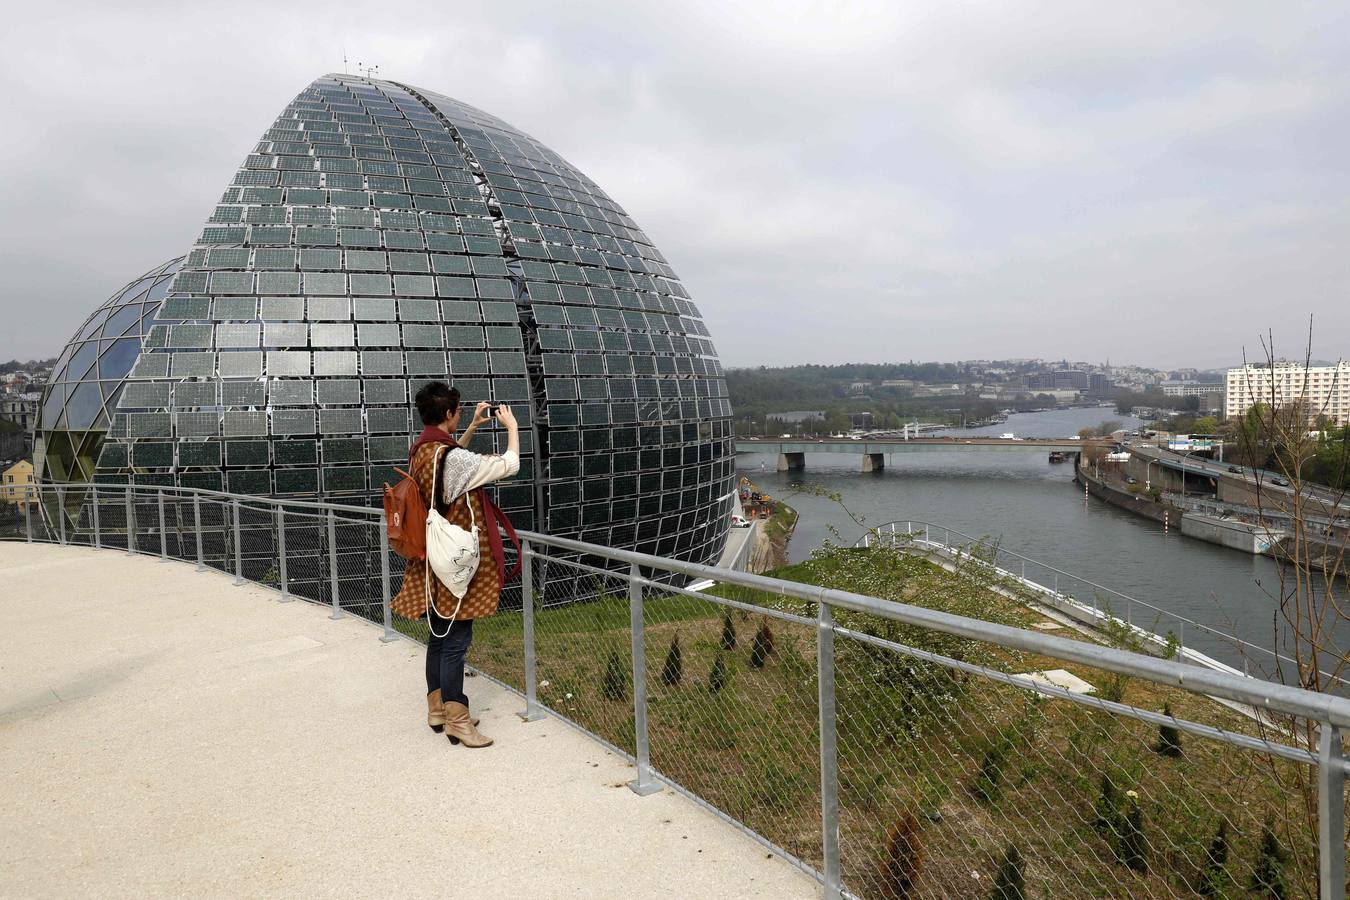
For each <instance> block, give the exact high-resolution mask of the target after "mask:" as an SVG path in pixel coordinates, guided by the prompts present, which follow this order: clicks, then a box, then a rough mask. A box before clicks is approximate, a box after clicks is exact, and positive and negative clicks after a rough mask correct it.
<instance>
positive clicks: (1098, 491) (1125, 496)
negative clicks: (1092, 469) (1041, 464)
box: [1073, 466, 1182, 523]
mask: <svg viewBox="0 0 1350 900" xmlns="http://www.w3.org/2000/svg"><path fill="white" fill-rule="evenodd" d="M1073 480H1074V481H1075V482H1076V483H1078V484H1084V485H1087V489H1088V493H1089V494H1091V495H1092V496H1094V497H1096V498H1097V499H1098V500H1103V501H1105V502H1107V503H1110V504H1111V505H1112V506H1119V507H1120V508H1121V509H1127V510H1129V511H1130V512H1132V513H1134V514H1135V515H1139V516H1143V517H1144V518H1147V519H1153V520H1154V521H1155V522H1161V521H1163V519H1164V517H1165V518H1166V519H1167V520H1168V521H1169V522H1171V523H1176V522H1178V521H1179V520H1180V519H1181V516H1182V511H1181V510H1180V509H1177V508H1176V507H1174V506H1171V505H1170V504H1167V503H1158V502H1155V501H1153V500H1151V499H1149V498H1148V497H1145V496H1141V495H1139V494H1131V493H1130V492H1129V491H1122V490H1121V489H1120V488H1118V487H1114V486H1113V485H1110V484H1108V483H1106V482H1105V481H1101V480H1100V479H1097V478H1093V477H1092V475H1091V474H1090V473H1089V472H1088V471H1087V470H1086V469H1084V468H1083V467H1082V466H1079V467H1078V469H1077V470H1075V472H1074V475H1073Z"/></svg>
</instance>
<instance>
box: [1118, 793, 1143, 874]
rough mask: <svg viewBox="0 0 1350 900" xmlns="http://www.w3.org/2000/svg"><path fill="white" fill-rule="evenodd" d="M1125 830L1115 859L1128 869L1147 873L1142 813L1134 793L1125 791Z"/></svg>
mask: <svg viewBox="0 0 1350 900" xmlns="http://www.w3.org/2000/svg"><path fill="white" fill-rule="evenodd" d="M1125 797H1126V801H1127V803H1126V811H1125V830H1124V832H1123V833H1122V834H1121V836H1120V846H1119V848H1118V849H1117V851H1116V858H1117V859H1118V860H1120V862H1121V864H1122V865H1124V866H1125V867H1126V868H1128V869H1133V870H1134V871H1136V872H1147V871H1148V837H1147V836H1145V834H1144V811H1143V810H1142V809H1140V808H1139V798H1138V797H1137V796H1135V794H1134V791H1126V792H1125Z"/></svg>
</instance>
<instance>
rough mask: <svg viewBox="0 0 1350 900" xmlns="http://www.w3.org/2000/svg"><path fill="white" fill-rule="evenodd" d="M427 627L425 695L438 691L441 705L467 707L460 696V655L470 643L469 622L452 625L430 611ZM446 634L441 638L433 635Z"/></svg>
mask: <svg viewBox="0 0 1350 900" xmlns="http://www.w3.org/2000/svg"><path fill="white" fill-rule="evenodd" d="M431 628H432V631H434V632H435V634H433V635H432V636H431V639H430V640H429V641H427V693H428V694H430V693H431V692H432V691H434V690H436V689H437V688H440V690H441V702H443V703H463V704H464V705H465V706H468V705H469V698H468V697H466V696H465V695H464V656H465V654H467V653H468V652H469V643H470V642H471V641H472V640H473V620H472V619H466V620H463V621H459V622H455V623H454V624H453V625H452V624H451V623H450V622H447V621H446V620H445V619H442V618H441V617H440V616H438V615H436V611H435V610H432V611H431ZM446 628H449V629H450V633H449V634H448V635H446V636H445V637H443V638H438V637H436V636H435V635H436V634H445V629H446Z"/></svg>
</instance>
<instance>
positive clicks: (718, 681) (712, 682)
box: [708, 653, 729, 694]
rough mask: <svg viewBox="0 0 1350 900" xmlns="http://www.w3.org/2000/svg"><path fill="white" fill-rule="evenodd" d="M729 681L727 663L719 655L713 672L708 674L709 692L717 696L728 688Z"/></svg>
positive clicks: (715, 660) (714, 663) (713, 666)
mask: <svg viewBox="0 0 1350 900" xmlns="http://www.w3.org/2000/svg"><path fill="white" fill-rule="evenodd" d="M728 680H729V679H728V677H727V661H726V660H725V659H723V658H722V654H720V653H719V654H717V658H716V659H714V660H713V665H712V671H711V672H709V673H708V690H710V691H712V692H713V693H714V694H716V693H718V692H720V691H721V690H722V688H724V687H726V686H727V681H728Z"/></svg>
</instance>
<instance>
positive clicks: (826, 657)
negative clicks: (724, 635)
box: [816, 602, 840, 900]
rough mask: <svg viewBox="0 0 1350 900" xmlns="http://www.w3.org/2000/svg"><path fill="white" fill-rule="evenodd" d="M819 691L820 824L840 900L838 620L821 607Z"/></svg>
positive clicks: (831, 893) (834, 898) (831, 891)
mask: <svg viewBox="0 0 1350 900" xmlns="http://www.w3.org/2000/svg"><path fill="white" fill-rule="evenodd" d="M816 667H817V687H818V688H819V691H820V696H819V701H818V705H819V712H820V824H821V852H822V854H823V855H824V860H825V868H824V872H823V874H824V876H825V884H824V888H825V889H824V891H823V892H822V896H823V897H825V900H838V898H839V896H840V885H839V747H838V741H837V733H836V730H835V715H836V709H835V693H834V616H833V614H832V613H831V611H830V607H829V604H827V603H823V602H822V603H821V604H820V614H819V618H818V620H817V622H816Z"/></svg>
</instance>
